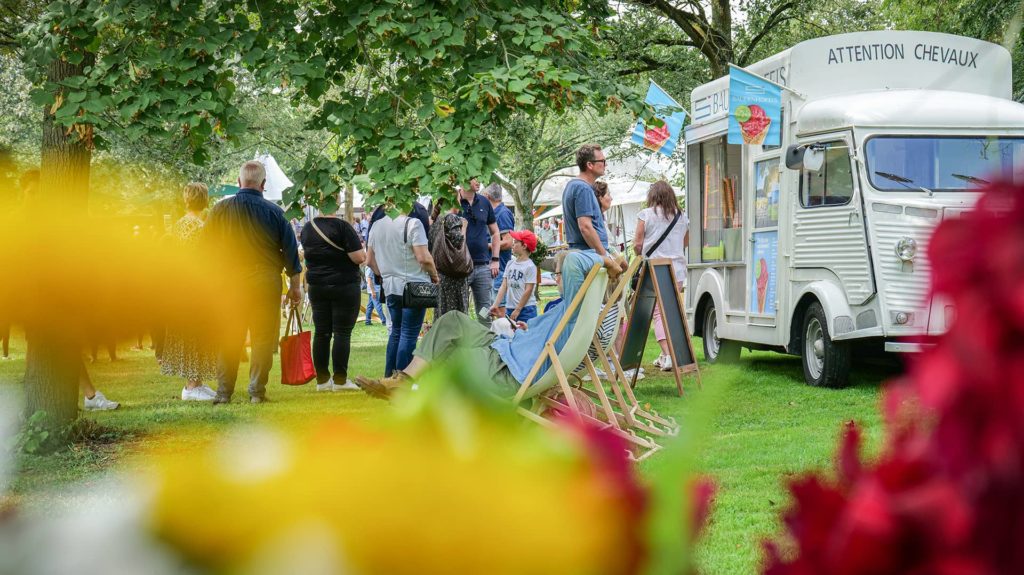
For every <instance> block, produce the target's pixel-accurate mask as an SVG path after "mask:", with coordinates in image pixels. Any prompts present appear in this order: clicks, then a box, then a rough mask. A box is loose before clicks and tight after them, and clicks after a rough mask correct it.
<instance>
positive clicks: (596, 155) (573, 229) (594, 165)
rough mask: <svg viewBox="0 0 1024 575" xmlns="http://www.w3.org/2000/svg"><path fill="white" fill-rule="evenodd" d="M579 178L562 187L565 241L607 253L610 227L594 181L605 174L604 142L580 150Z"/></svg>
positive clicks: (602, 253) (601, 253)
mask: <svg viewBox="0 0 1024 575" xmlns="http://www.w3.org/2000/svg"><path fill="white" fill-rule="evenodd" d="M576 165H577V166H578V167H579V169H580V175H579V177H577V178H573V179H571V180H569V183H568V184H566V185H565V190H563V191H562V211H563V212H564V213H565V241H566V243H568V244H569V247H570V248H572V249H575V250H594V251H595V252H597V255H599V256H601V257H604V256H606V255H607V250H608V231H607V228H606V226H605V223H604V214H602V213H601V205H600V204H599V203H598V202H597V196H596V195H595V194H594V188H593V186H594V182H596V181H597V178H599V177H601V176H603V175H604V168H605V158H604V152H603V151H602V150H601V146H598V145H597V144H584V145H583V146H582V147H581V148H580V149H579V150H577V151H576Z"/></svg>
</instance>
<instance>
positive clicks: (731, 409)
mask: <svg viewBox="0 0 1024 575" xmlns="http://www.w3.org/2000/svg"><path fill="white" fill-rule="evenodd" d="M386 337H387V334H386V331H385V330H384V328H383V327H381V326H380V325H379V324H376V323H375V324H374V325H373V326H370V327H367V326H364V325H363V324H362V323H361V322H360V323H359V324H357V326H356V329H355V331H354V334H353V344H352V359H351V363H350V370H351V371H352V373H353V375H357V374H371V375H374V374H380V373H382V371H383V364H384V346H385V340H386ZM11 343H12V355H13V356H14V359H13V360H12V361H7V362H0V386H2V388H0V391H4V390H6V391H8V392H10V391H12V390H13V391H14V392H15V395H16V394H17V390H18V389H19V387H18V382H20V380H21V377H22V374H23V372H24V351H25V350H24V342H23V341H22V340H21V339H20V337H18V336H16V337H15V338H14V339H13V340H12V342H11ZM694 347H695V348H696V349H697V350H698V355H699V356H700V358H701V360H703V354H702V353H701V351H700V350H701V342H700V340H699V339H695V340H694ZM120 354H121V358H122V359H120V360H119V361H117V362H110V361H108V360H107V358H106V354H105V352H104V351H102V350H101V352H100V360H99V361H98V362H97V363H96V364H93V365H91V366H90V372H91V374H92V378H93V381H94V382H95V384H96V386H97V388H98V389H100V390H101V391H103V392H104V393H105V394H106V395H107V396H108V397H110V398H111V399H114V400H116V401H120V402H121V404H122V408H121V409H119V410H117V411H114V412H106V413H95V414H93V413H90V414H88V415H86V417H90V418H94V419H95V420H96V421H98V422H100V423H103V424H105V425H109V426H113V427H116V428H120V429H125V430H129V431H131V432H132V433H131V435H130V436H129V437H128V438H127V439H124V440H122V441H118V442H114V443H111V444H109V445H91V446H87V447H85V446H77V447H75V448H73V449H71V450H69V451H66V452H63V453H60V454H58V455H55V456H49V457H32V456H21V457H20V459H19V470H18V471H17V473H16V475H15V477H14V481H13V484H12V487H11V493H10V494H9V496H8V502H7V503H8V504H17V505H19V506H21V507H24V508H27V509H30V510H31V509H46V508H47V507H50V506H52V505H61V504H62V503H67V502H66V501H65V500H64V498H65V497H66V496H65V495H62V492H64V491H66V490H61V489H60V488H61V486H63V485H66V484H67V483H68V482H70V481H81V482H86V483H88V482H91V481H96V480H98V479H99V478H100V477H101V475H102V472H103V471H105V470H108V469H111V468H116V467H117V466H118V465H119V464H121V463H122V462H124V461H126V456H128V455H131V454H133V453H137V452H139V451H140V450H141V449H143V447H149V446H151V445H155V444H158V443H162V444H164V445H171V446H180V449H182V450H188V449H192V448H194V447H195V445H196V443H197V442H203V441H208V440H210V439H212V438H214V437H215V436H217V435H218V434H219V433H221V432H223V431H224V430H225V429H226V428H227V427H228V426H230V425H232V424H239V423H246V422H268V421H269V422H278V423H281V424H284V425H287V424H288V423H289V422H295V421H300V420H303V419H308V418H310V417H316V416H319V415H330V414H344V415H346V416H348V417H353V418H356V419H370V418H373V417H375V416H376V415H379V414H380V413H381V412H382V411H383V410H385V409H387V404H385V403H383V402H379V401H376V400H372V399H370V398H367V397H366V396H364V395H363V394H361V393H359V392H346V393H334V394H330V393H327V394H324V393H321V394H317V393H316V392H315V391H314V389H313V387H312V386H311V385H307V386H304V387H299V388H286V387H283V386H281V385H279V384H276V383H274V382H276V381H277V380H278V378H279V376H278V372H277V366H276V365H275V369H274V372H272V373H271V376H270V381H271V384H270V386H269V395H270V397H271V399H272V400H273V402H272V403H269V404H267V405H261V406H251V405H249V404H248V402H247V397H246V393H245V383H244V381H245V377H244V373H243V375H242V376H240V378H239V384H238V387H237V389H236V394H235V397H236V400H235V403H233V404H232V405H230V406H222V407H218V408H214V407H213V406H210V405H208V404H191V403H184V402H182V401H180V400H179V397H180V392H181V385H182V382H181V381H180V380H175V379H173V378H168V377H164V376H161V375H160V373H159V369H158V367H157V365H156V362H155V360H154V359H153V357H152V352H150V351H148V350H147V351H144V352H141V351H129V350H127V349H126V346H124V345H122V346H121V350H120ZM657 355H658V352H657V345H656V343H655V342H654V341H653V337H652V339H651V341H650V343H649V344H648V346H647V352H646V355H645V365H647V368H646V369H647V370H648V373H649V374H650V373H651V372H654V368H653V367H651V366H650V362H651V361H653V359H654V358H656V357H657ZM245 366H246V364H242V370H240V371H242V372H244V370H245ZM701 369H702V373H703V383H704V388H705V390H708V391H709V392H711V391H718V393H717V394H714V395H716V396H717V401H716V402H715V405H714V412H713V414H712V415H711V417H709V418H708V422H709V424H708V428H707V429H705V430H703V431H704V442H703V444H702V445H701V448H700V456H699V461H700V468H701V470H702V471H703V472H704V473H707V474H709V475H711V476H713V477H714V478H715V479H716V480H717V482H718V485H719V494H718V497H717V500H716V502H715V507H714V513H713V515H712V519H711V525H710V528H709V530H708V532H707V536H706V538H705V539H704V541H703V543H702V544H701V546H700V549H699V554H700V557H699V558H700V562H701V564H702V566H703V571H704V572H706V573H712V574H718V573H722V574H734V573H753V572H755V571H756V568H757V565H758V561H759V557H760V550H759V546H758V544H759V541H760V540H761V539H762V538H763V537H764V536H766V535H769V534H772V533H775V532H776V531H777V530H778V516H779V512H780V510H781V509H782V508H783V507H784V505H785V504H786V502H787V497H786V495H785V493H784V490H783V483H782V482H783V480H784V479H785V478H786V477H787V476H790V475H792V474H796V473H800V472H803V471H806V470H811V469H820V468H824V467H828V466H829V465H830V464H831V456H832V453H833V451H834V447H835V444H836V438H837V435H838V432H839V430H840V427H841V424H842V423H843V422H844V421H848V420H851V419H852V420H856V421H857V422H858V423H860V424H861V425H862V426H863V428H864V429H865V432H866V438H867V444H868V447H869V449H872V450H874V449H877V447H878V444H879V440H880V438H881V432H882V429H881V417H880V415H879V413H878V409H877V407H878V400H879V390H880V383H881V382H882V381H883V380H885V379H886V378H888V377H890V376H891V375H893V370H892V369H888V370H886V369H884V368H870V367H869V368H860V369H858V371H856V372H855V374H854V375H853V377H852V380H853V382H854V385H853V386H851V387H850V388H848V389H843V390H826V389H814V388H810V387H807V386H806V385H804V384H803V377H802V372H801V367H800V361H799V359H798V358H792V357H787V356H781V355H778V354H773V353H766V352H765V353H761V352H758V353H750V352H746V351H745V352H744V353H743V355H742V358H741V361H740V363H739V364H737V365H731V366H725V365H715V366H709V365H706V364H704V363H703V361H702V363H701ZM687 383H688V388H687V391H688V392H689V394H688V395H687V396H686V397H684V398H679V397H678V396H677V395H676V389H675V383H674V380H673V378H672V377H671V375H670V374H669V375H660V374H658V375H654V376H650V375H649V377H648V378H647V379H645V380H643V381H641V382H639V383H638V385H637V395H638V397H639V398H640V399H641V401H647V402H650V403H651V404H652V406H653V407H654V408H655V409H657V410H658V411H659V412H661V413H662V414H667V415H671V416H674V417H675V418H676V419H677V420H678V421H679V422H681V424H682V425H684V426H685V425H686V424H687V421H688V416H689V415H691V414H692V410H693V409H694V405H695V403H696V401H695V400H697V399H699V398H700V397H701V392H700V391H698V390H696V387H695V385H694V384H693V382H692V380H687ZM241 400H246V401H245V402H242V401H241ZM658 464H659V460H658V456H657V455H655V456H654V457H652V458H651V459H650V460H649V461H647V462H645V463H644V465H643V466H642V468H641V470H642V472H647V471H648V470H649V469H651V468H655V467H657V466H658ZM3 506H4V505H3V501H2V498H0V507H3Z"/></svg>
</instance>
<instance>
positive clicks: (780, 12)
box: [737, 0, 796, 66]
mask: <svg viewBox="0 0 1024 575" xmlns="http://www.w3.org/2000/svg"><path fill="white" fill-rule="evenodd" d="M795 7H796V2H794V1H793V0H790V1H789V2H783V3H782V4H779V5H778V6H776V7H775V10H773V11H772V13H771V14H769V15H768V19H767V20H765V23H764V25H763V26H761V30H760V31H759V32H758V33H757V34H755V35H754V37H753V38H752V39H751V40H750V43H749V44H747V47H746V48H745V49H744V50H743V54H741V55H740V57H739V58H738V59H737V63H738V64H739V65H740V66H746V65H747V59H748V58H750V55H751V54H753V53H754V49H755V48H757V45H758V44H760V43H761V40H764V38H765V36H766V35H767V34H768V33H769V32H771V31H772V29H773V28H775V26H778V25H779V24H781V23H783V22H785V21H786V20H789V19H790V16H788V15H785V14H786V11H788V10H790V9H792V8H795Z"/></svg>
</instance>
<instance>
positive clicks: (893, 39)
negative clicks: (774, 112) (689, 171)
mask: <svg viewBox="0 0 1024 575" xmlns="http://www.w3.org/2000/svg"><path fill="white" fill-rule="evenodd" d="M747 70H749V71H751V72H753V73H755V74H759V75H761V76H763V77H765V78H767V79H768V80H771V81H773V82H775V83H777V84H781V85H783V86H786V87H788V88H790V89H791V90H793V91H795V92H796V93H798V94H799V96H795V97H794V105H795V106H798V105H800V104H802V103H810V102H812V101H814V100H818V99H823V98H831V97H835V96H840V95H849V94H857V93H863V92H878V91H890V92H896V91H902V90H915V91H919V92H925V91H932V92H935V94H934V95H936V96H938V95H940V94H939V92H941V93H947V92H963V93H967V94H976V95H982V96H989V97H992V98H996V99H1004V100H1008V99H1009V98H1010V96H1011V89H1012V86H1011V79H1012V77H1011V74H1012V69H1011V60H1010V53H1009V51H1007V50H1006V49H1005V48H1003V47H1002V46H999V45H997V44H993V43H991V42H985V41H983V40H977V39H975V38H966V37H963V36H954V35H951V34H942V33H938V32H911V31H899V30H884V31H875V32H854V33H850V34H839V35H836V36H826V37H824V38H816V39H814V40H807V41H806V42H801V43H799V44H797V45H795V46H793V47H792V48H790V49H788V50H785V51H783V52H779V53H778V54H775V55H773V56H770V57H768V58H765V59H764V60H761V61H760V62H757V63H755V64H752V65H750V66H748V67H747ZM728 110H729V78H728V76H723V77H721V78H718V79H717V80H714V81H712V82H708V83H707V84H704V85H702V86H698V87H697V88H695V89H694V90H693V93H692V97H691V111H692V125H693V126H700V125H704V124H708V123H711V122H714V121H716V120H719V119H722V118H724V117H725V116H726V115H727V114H728ZM801 113H802V112H801Z"/></svg>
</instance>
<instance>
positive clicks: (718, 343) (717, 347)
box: [702, 303, 740, 363]
mask: <svg viewBox="0 0 1024 575" xmlns="http://www.w3.org/2000/svg"><path fill="white" fill-rule="evenodd" d="M702 335H703V338H704V358H705V359H707V360H708V363H734V362H735V361H737V360H738V359H739V358H740V344H739V343H738V342H735V341H730V340H728V339H719V338H718V314H717V313H715V304H713V303H709V304H708V305H707V307H705V308H704V333H703V334H702Z"/></svg>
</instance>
